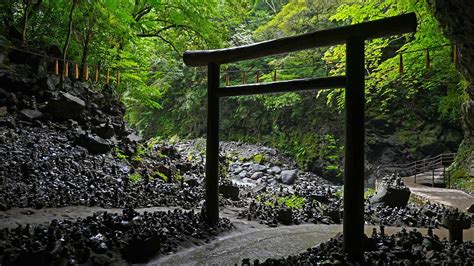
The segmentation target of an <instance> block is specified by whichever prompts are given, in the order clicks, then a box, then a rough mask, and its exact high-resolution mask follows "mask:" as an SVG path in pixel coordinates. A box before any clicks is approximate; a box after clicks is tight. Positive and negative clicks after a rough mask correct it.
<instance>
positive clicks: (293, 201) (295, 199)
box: [255, 194, 306, 209]
mask: <svg viewBox="0 0 474 266" xmlns="http://www.w3.org/2000/svg"><path fill="white" fill-rule="evenodd" d="M255 200H256V201H257V202H260V203H262V202H263V204H265V205H266V206H271V207H275V204H278V205H279V206H286V207H288V208H291V209H301V208H303V204H304V203H305V201H306V199H305V198H304V197H300V196H297V195H291V196H281V197H279V196H276V195H268V194H260V195H258V196H257V197H256V198H255Z"/></svg>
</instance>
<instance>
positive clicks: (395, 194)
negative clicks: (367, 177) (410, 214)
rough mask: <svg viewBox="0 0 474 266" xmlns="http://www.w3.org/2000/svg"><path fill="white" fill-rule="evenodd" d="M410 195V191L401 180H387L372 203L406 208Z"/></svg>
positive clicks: (371, 200)
mask: <svg viewBox="0 0 474 266" xmlns="http://www.w3.org/2000/svg"><path fill="white" fill-rule="evenodd" d="M410 194H411V192H410V189H409V188H408V187H406V186H405V185H404V184H403V181H402V180H401V179H400V178H395V177H390V178H385V179H384V180H383V181H382V185H381V188H380V189H379V190H378V191H377V194H375V195H374V196H373V197H372V198H371V199H370V203H372V204H384V205H387V206H390V207H405V206H406V205H407V203H408V199H409V198H410Z"/></svg>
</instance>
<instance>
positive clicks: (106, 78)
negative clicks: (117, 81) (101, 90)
mask: <svg viewBox="0 0 474 266" xmlns="http://www.w3.org/2000/svg"><path fill="white" fill-rule="evenodd" d="M105 84H107V85H108V84H109V69H108V68H107V71H106V73H105Z"/></svg>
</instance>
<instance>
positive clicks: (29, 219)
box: [0, 206, 176, 229]
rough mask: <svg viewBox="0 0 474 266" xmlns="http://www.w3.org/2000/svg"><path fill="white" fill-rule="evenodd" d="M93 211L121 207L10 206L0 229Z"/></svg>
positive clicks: (0, 216)
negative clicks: (40, 207) (34, 207)
mask: <svg viewBox="0 0 474 266" xmlns="http://www.w3.org/2000/svg"><path fill="white" fill-rule="evenodd" d="M173 209H176V208H174V207H151V208H140V209H135V210H136V211H137V212H140V213H142V212H144V211H149V212H154V211H168V210H173ZM94 212H109V213H122V209H104V208H100V207H86V206H69V207H63V208H44V209H39V210H36V209H32V208H12V209H10V210H7V211H2V212H0V229H1V228H15V227H17V226H18V225H20V224H21V225H26V224H27V223H28V224H30V225H47V224H49V223H50V222H51V221H52V220H54V219H56V220H71V221H72V220H76V219H77V218H84V217H87V216H91V215H92V214H93V213H94Z"/></svg>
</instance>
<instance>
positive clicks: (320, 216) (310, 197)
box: [239, 182, 452, 228]
mask: <svg viewBox="0 0 474 266" xmlns="http://www.w3.org/2000/svg"><path fill="white" fill-rule="evenodd" d="M292 196H297V197H300V198H304V202H303V204H302V205H301V206H292V208H290V209H289V211H286V212H290V213H291V220H290V221H291V222H289V223H288V222H284V221H282V220H280V219H278V217H280V216H279V213H280V212H281V211H280V209H282V208H284V209H288V208H287V206H280V205H279V204H278V202H277V199H278V198H282V197H286V198H290V197H292ZM450 212H452V210H450V209H447V208H446V207H445V206H443V205H441V204H430V203H427V204H424V205H423V206H418V205H415V204H413V203H409V204H406V206H404V207H392V206H390V205H384V204H371V202H370V198H369V199H368V200H367V201H366V202H365V214H364V216H365V222H366V224H370V225H387V226H400V227H401V226H410V227H432V228H438V227H440V226H442V220H443V217H444V216H446V215H447V214H448V213H450ZM342 216H343V200H342V193H341V190H340V188H338V187H334V186H320V185H319V184H318V183H317V182H302V183H300V184H296V185H294V186H292V187H290V188H282V189H281V190H279V189H273V190H270V189H267V190H265V192H260V193H257V194H254V195H253V200H252V201H249V203H248V205H247V208H246V209H245V210H243V211H241V212H240V213H239V218H241V219H248V220H259V221H260V222H261V223H262V224H266V225H268V226H271V227H275V226H278V224H300V223H315V224H320V223H321V224H339V223H341V222H342ZM286 220H287V219H286Z"/></svg>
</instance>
